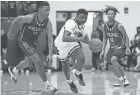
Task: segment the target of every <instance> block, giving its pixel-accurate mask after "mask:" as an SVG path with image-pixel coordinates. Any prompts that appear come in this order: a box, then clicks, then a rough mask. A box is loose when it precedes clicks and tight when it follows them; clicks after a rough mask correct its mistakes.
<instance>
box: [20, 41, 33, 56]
mask: <svg viewBox="0 0 140 95" xmlns="http://www.w3.org/2000/svg"><path fill="white" fill-rule="evenodd" d="M18 44H19V46H20V48H21V49H22V51H23V52H24V53H25V55H26V56H31V55H33V54H35V53H36V50H35V47H34V46H32V45H30V44H28V43H27V42H26V41H18Z"/></svg>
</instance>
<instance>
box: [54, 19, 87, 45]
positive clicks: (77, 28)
mask: <svg viewBox="0 0 140 95" xmlns="http://www.w3.org/2000/svg"><path fill="white" fill-rule="evenodd" d="M84 28H85V25H78V24H77V22H76V20H75V19H69V20H68V21H66V23H65V24H64V25H63V27H62V28H61V30H60V32H59V35H58V36H57V37H56V39H55V44H57V45H61V46H65V45H67V44H72V43H75V42H63V35H64V31H65V30H67V31H69V32H70V33H71V35H70V36H73V37H77V36H78V34H79V33H82V34H83V30H84Z"/></svg>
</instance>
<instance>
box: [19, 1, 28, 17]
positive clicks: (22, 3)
mask: <svg viewBox="0 0 140 95" xmlns="http://www.w3.org/2000/svg"><path fill="white" fill-rule="evenodd" d="M26 7H27V3H26V1H20V2H19V4H18V15H26V14H27V12H26V11H27V9H26Z"/></svg>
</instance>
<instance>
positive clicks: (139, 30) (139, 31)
mask: <svg viewBox="0 0 140 95" xmlns="http://www.w3.org/2000/svg"><path fill="white" fill-rule="evenodd" d="M139 34H140V26H138V27H137V33H136V35H135V38H136V37H137V36H138V35H139Z"/></svg>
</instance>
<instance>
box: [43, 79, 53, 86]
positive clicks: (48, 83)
mask: <svg viewBox="0 0 140 95" xmlns="http://www.w3.org/2000/svg"><path fill="white" fill-rule="evenodd" d="M44 84H45V86H46V87H47V88H48V87H49V86H52V85H51V83H50V82H49V81H48V80H47V81H46V82H44Z"/></svg>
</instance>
